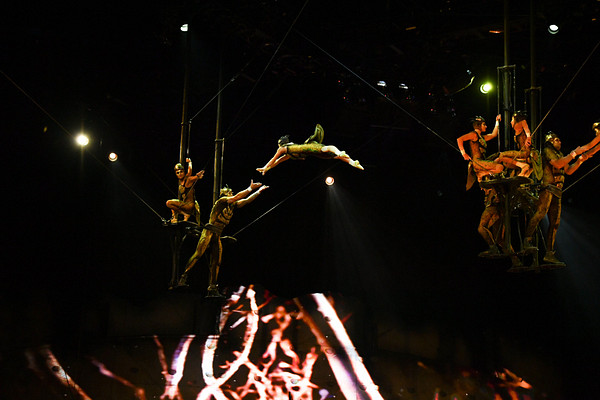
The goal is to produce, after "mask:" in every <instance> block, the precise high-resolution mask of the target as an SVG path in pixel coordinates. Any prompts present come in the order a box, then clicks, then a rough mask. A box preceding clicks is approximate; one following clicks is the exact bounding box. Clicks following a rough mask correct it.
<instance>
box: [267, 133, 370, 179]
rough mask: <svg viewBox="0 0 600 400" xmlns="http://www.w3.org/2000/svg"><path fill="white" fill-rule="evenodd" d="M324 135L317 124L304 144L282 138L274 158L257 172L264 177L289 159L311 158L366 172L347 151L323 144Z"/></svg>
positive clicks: (288, 138)
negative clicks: (342, 164)
mask: <svg viewBox="0 0 600 400" xmlns="http://www.w3.org/2000/svg"><path fill="white" fill-rule="evenodd" d="M324 135H325V131H324V130H323V127H322V126H321V125H319V124H317V126H316V127H315V132H314V134H313V135H312V136H311V137H309V138H308V139H306V141H305V142H304V144H295V143H292V142H290V137H289V135H285V136H282V137H281V138H280V139H279V141H278V142H277V145H278V146H279V148H278V149H277V151H276V152H275V155H274V156H273V158H271V159H270V160H269V162H268V163H266V164H265V166H264V167H262V168H256V170H257V171H258V172H260V173H261V174H263V175H264V174H265V173H266V172H267V171H268V170H270V169H272V168H275V167H276V166H277V165H279V164H280V163H282V162H284V161H287V160H289V159H292V160H305V159H306V157H309V156H313V157H318V158H326V159H335V160H340V161H343V162H345V163H348V164H349V165H351V166H353V167H354V168H358V169H361V170H364V168H363V167H362V165H360V163H359V162H358V160H353V159H352V158H350V156H349V155H348V154H346V152H345V151H340V150H339V149H338V148H337V147H335V146H332V145H324V144H323V143H322V142H323V136H324Z"/></svg>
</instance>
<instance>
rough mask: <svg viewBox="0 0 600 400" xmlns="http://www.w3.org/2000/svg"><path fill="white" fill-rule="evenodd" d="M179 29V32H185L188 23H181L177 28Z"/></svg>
mask: <svg viewBox="0 0 600 400" xmlns="http://www.w3.org/2000/svg"><path fill="white" fill-rule="evenodd" d="M179 29H181V32H187V31H188V24H183V25H181V28H179Z"/></svg>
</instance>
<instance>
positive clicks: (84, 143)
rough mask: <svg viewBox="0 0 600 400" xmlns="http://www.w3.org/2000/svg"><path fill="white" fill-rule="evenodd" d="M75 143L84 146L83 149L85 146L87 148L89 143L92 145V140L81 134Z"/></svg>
mask: <svg viewBox="0 0 600 400" xmlns="http://www.w3.org/2000/svg"><path fill="white" fill-rule="evenodd" d="M75 142H77V144H78V145H80V146H82V147H83V146H87V145H88V143H90V138H88V137H87V135H84V134H83V133H80V134H79V135H77V137H76V138H75Z"/></svg>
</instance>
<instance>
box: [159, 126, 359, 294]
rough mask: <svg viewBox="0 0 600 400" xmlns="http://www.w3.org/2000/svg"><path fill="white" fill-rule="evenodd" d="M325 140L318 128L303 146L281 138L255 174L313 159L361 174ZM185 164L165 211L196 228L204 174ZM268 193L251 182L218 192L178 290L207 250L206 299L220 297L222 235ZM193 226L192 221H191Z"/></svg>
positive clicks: (178, 168)
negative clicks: (340, 163) (199, 187)
mask: <svg viewBox="0 0 600 400" xmlns="http://www.w3.org/2000/svg"><path fill="white" fill-rule="evenodd" d="M323 137H324V130H323V127H322V126H321V125H319V124H317V126H316V127H315V131H314V133H313V135H311V136H310V137H309V138H308V139H307V140H306V141H305V142H304V143H303V144H294V143H292V142H291V141H290V140H289V136H287V135H286V136H284V137H282V138H281V139H279V142H278V149H277V152H276V153H275V155H274V156H273V158H271V160H269V162H267V164H265V166H264V167H262V168H257V169H256V170H257V171H258V172H260V173H261V174H262V175H264V174H265V173H266V172H267V171H268V170H270V169H272V168H274V167H276V166H277V165H279V164H280V163H281V162H283V161H286V160H288V159H292V160H304V159H306V158H307V157H310V156H313V157H318V158H326V159H336V160H340V161H343V162H345V163H348V164H349V165H351V166H353V167H354V168H358V169H360V170H363V169H364V168H363V167H362V166H361V165H360V163H359V162H358V160H353V159H352V158H350V156H348V154H346V152H344V151H340V150H339V149H338V148H337V147H335V146H332V145H324V144H322V141H323ZM186 162H187V164H188V169H187V172H184V171H185V170H184V167H183V165H182V164H180V163H178V164H176V165H175V175H176V176H177V179H178V181H179V189H178V193H179V194H178V198H177V199H171V200H167V203H166V204H167V207H168V208H169V209H171V213H172V214H171V215H172V217H171V223H172V224H177V223H178V222H179V218H180V216H181V217H182V218H183V221H190V218H192V217H194V221H193V222H195V223H196V224H198V225H201V222H200V208H199V206H198V202H197V201H196V200H195V197H194V185H195V184H196V183H197V181H198V180H200V179H202V177H203V176H204V171H200V172H198V173H197V174H193V173H192V161H191V160H190V159H189V158H188V159H186ZM266 189H268V186H266V185H263V184H262V183H260V182H254V181H252V180H251V181H250V185H249V186H248V188H246V189H245V190H242V191H240V192H238V193H236V194H233V191H232V190H231V189H230V188H229V187H227V186H226V187H224V188H222V189H221V190H220V197H219V199H217V201H216V202H215V204H214V205H213V207H212V210H211V212H210V217H209V220H208V223H207V224H205V225H204V226H203V227H202V233H201V234H200V238H199V240H198V244H197V246H196V251H195V252H194V254H193V255H192V256H191V257H190V259H189V260H188V262H187V264H186V267H185V270H184V272H183V274H182V275H181V277H180V279H179V286H187V279H188V276H189V273H190V270H191V269H192V267H193V266H194V265H195V264H196V263H197V262H198V260H199V259H200V258H201V257H202V256H203V255H204V253H205V252H206V251H207V250H209V254H210V265H209V285H208V296H209V297H220V293H219V290H218V285H217V276H218V274H219V268H220V265H221V257H222V251H223V246H222V243H221V233H222V232H223V230H224V229H225V227H226V226H227V225H228V224H229V221H230V220H231V217H232V216H233V211H234V210H235V209H237V208H241V207H243V206H245V205H247V204H249V203H251V202H252V201H254V200H255V199H256V197H258V195H259V194H260V193H262V192H263V191H264V190H266ZM190 222H192V221H190Z"/></svg>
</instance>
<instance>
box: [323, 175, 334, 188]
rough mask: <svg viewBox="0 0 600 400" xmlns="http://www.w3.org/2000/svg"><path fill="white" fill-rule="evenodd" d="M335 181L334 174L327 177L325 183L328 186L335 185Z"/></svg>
mask: <svg viewBox="0 0 600 400" xmlns="http://www.w3.org/2000/svg"><path fill="white" fill-rule="evenodd" d="M333 182H335V179H333V176H328V177H327V178H325V184H326V185H327V186H331V185H333Z"/></svg>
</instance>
